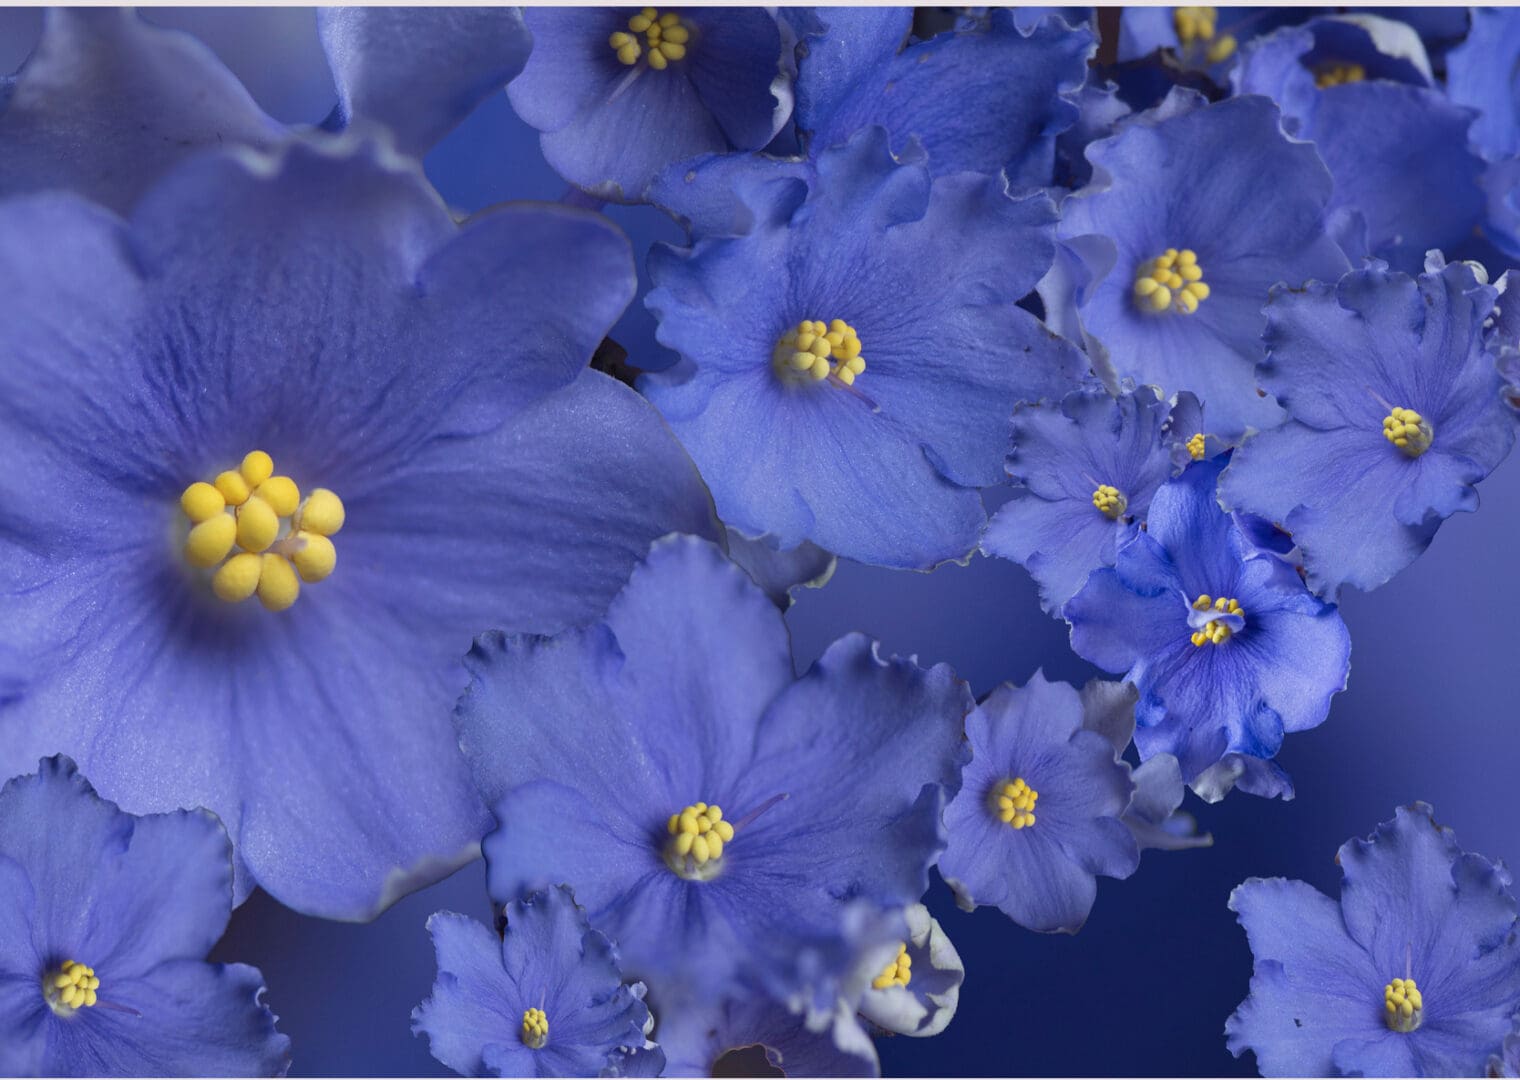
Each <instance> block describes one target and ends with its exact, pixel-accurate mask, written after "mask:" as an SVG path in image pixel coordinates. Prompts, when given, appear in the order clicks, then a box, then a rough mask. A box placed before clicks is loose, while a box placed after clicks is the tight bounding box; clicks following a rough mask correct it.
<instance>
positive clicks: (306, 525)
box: [179, 450, 344, 611]
mask: <svg viewBox="0 0 1520 1080" xmlns="http://www.w3.org/2000/svg"><path fill="white" fill-rule="evenodd" d="M179 505H180V509H181V510H183V511H184V512H185V516H186V517H187V518H189V519H190V526H191V527H190V535H189V536H188V537H186V538H185V561H186V562H188V563H189V564H190V565H191V566H194V567H197V568H200V569H205V570H209V569H211V568H212V567H216V572H215V573H214V574H213V575H212V577H211V591H212V592H214V593H215V594H216V595H217V596H218V597H219V598H221V599H222V600H225V601H227V602H228V603H232V604H235V603H238V602H239V601H242V600H247V599H248V598H249V597H250V596H252V595H254V593H258V597H259V602H260V603H262V604H263V605H264V606H265V607H266V608H268V609H269V610H270V611H284V610H285V609H286V608H288V607H290V605H291V604H294V603H295V602H296V597H298V596H299V595H300V593H301V582H302V581H306V582H317V581H321V580H322V579H323V578H325V577H327V575H329V574H331V573H332V572H333V567H335V566H336V565H337V563H338V552H337V549H336V548H334V547H333V543H332V541H331V540H330V539H328V538H329V537H331V536H332V535H333V534H335V533H336V532H337V531H338V530H339V529H341V528H343V518H344V511H343V500H341V499H339V498H338V496H337V495H335V494H333V493H332V492H331V491H328V490H327V489H326V488H317V489H316V490H314V491H312V492H311V494H310V495H308V496H306V498H305V499H302V498H301V489H300V488H298V487H296V483H295V481H294V480H292V479H291V478H290V477H288V476H276V475H275V474H274V460H273V459H272V458H270V456H269V455H268V454H266V453H264V451H262V450H254V451H252V452H251V453H249V454H248V455H247V456H246V457H244V458H243V462H242V464H241V465H239V466H238V467H237V468H236V469H228V470H227V471H226V472H224V473H221V474H220V475H218V476H217V478H216V480H215V481H214V482H213V483H210V484H208V483H205V482H204V481H199V480H198V481H196V482H195V483H193V484H191V485H190V486H189V487H187V488H186V489H185V492H184V494H183V495H181V496H180V497H179ZM287 519H288V520H287Z"/></svg>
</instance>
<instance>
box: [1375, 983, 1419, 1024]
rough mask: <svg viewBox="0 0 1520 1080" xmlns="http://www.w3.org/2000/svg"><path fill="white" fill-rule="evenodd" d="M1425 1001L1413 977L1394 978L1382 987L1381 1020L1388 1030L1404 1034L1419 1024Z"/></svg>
mask: <svg viewBox="0 0 1520 1080" xmlns="http://www.w3.org/2000/svg"><path fill="white" fill-rule="evenodd" d="M1424 1011H1425V1001H1424V999H1423V998H1421V997H1420V988H1419V987H1418V986H1416V985H1415V984H1414V980H1413V979H1394V980H1393V981H1392V982H1391V983H1389V984H1388V985H1387V986H1385V987H1383V1020H1384V1021H1385V1022H1386V1023H1387V1024H1388V1028H1389V1030H1390V1031H1398V1032H1401V1033H1403V1034H1405V1035H1407V1034H1409V1033H1410V1032H1411V1031H1413V1030H1414V1029H1415V1028H1417V1027H1419V1026H1420V1021H1421V1020H1423V1019H1424Z"/></svg>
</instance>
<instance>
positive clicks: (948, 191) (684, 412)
mask: <svg viewBox="0 0 1520 1080" xmlns="http://www.w3.org/2000/svg"><path fill="white" fill-rule="evenodd" d="M886 142H887V140H886V133H885V132H884V131H882V129H880V128H873V129H870V130H868V131H865V132H861V133H860V134H859V135H857V136H856V137H855V138H853V139H852V140H851V141H850V142H849V143H848V144H847V145H845V146H842V147H838V148H835V149H833V150H828V151H825V152H824V153H823V154H822V156H821V157H820V158H819V160H818V162H817V172H816V179H815V180H814V182H812V183H811V184H809V183H807V182H805V181H802V180H797V179H788V180H782V181H779V182H772V183H768V184H764V185H756V186H754V187H752V188H750V189H749V190H750V193H751V194H752V195H753V197H754V198H755V200H756V202H755V203H754V204H752V205H751V217H752V222H753V224H752V227H751V228H750V229H749V231H748V232H746V233H745V234H744V235H742V236H728V237H715V238H711V239H705V240H699V241H698V242H697V243H696V245H695V246H694V247H693V248H692V249H691V250H690V251H685V252H678V251H675V250H673V249H670V248H666V247H662V246H661V247H656V248H655V249H654V251H653V252H651V254H650V260H649V261H650V276H651V278H652V279H653V280H654V283H655V286H656V287H655V289H654V291H653V292H651V293H650V294H649V297H648V301H647V303H648V305H649V307H650V309H651V310H652V311H654V312H655V314H656V315H657V316H658V318H659V320H660V329H659V339H660V341H661V343H663V344H665V345H667V346H669V347H670V348H672V349H675V350H677V351H678V352H680V354H681V356H682V362H681V363H679V364H677V366H676V367H675V368H673V369H672V370H671V371H669V372H660V373H657V374H653V375H649V376H646V377H645V378H644V380H643V382H642V383H641V387H642V388H643V389H644V390H645V392H646V394H647V395H648V396H649V398H650V400H651V401H653V402H654V403H655V404H656V405H657V406H658V407H659V409H660V411H661V412H663V413H664V414H665V417H666V419H667V420H668V421H669V422H670V425H671V427H672V428H673V429H674V430H675V432H676V434H677V435H678V436H680V438H681V440H682V442H683V443H684V444H685V446H686V447H687V449H688V450H690V451H691V454H692V457H693V458H695V459H696V462H697V465H698V467H699V468H700V469H701V470H702V474H703V476H704V477H705V478H706V479H707V482H708V484H709V486H710V487H711V488H712V491H713V497H714V499H715V500H716V502H717V505H718V513H719V516H720V517H722V518H723V520H724V521H726V522H729V523H730V524H732V525H734V526H736V527H737V528H738V529H739V530H740V531H741V532H743V533H745V534H747V535H751V536H758V535H762V534H767V533H768V534H771V535H772V536H774V537H775V538H776V539H777V541H778V542H779V543H780V544H781V545H782V546H783V547H791V546H794V545H796V544H798V543H800V542H801V541H803V540H811V541H812V542H814V543H815V544H817V545H818V546H820V547H822V548H824V549H826V550H828V551H832V552H835V553H836V554H839V555H843V556H848V557H850V558H854V559H858V560H861V561H864V562H871V563H878V564H883V565H889V566H899V567H925V566H931V565H933V564H935V563H937V562H941V561H943V560H945V559H952V558H960V557H962V556H964V555H966V554H967V553H968V552H969V551H970V550H971V549H972V548H973V547H974V546H975V544H976V540H977V536H978V534H979V533H980V531H981V528H982V526H983V524H984V523H985V520H986V518H985V513H984V511H983V509H982V503H981V498H980V495H979V494H978V493H977V491H976V488H978V487H984V486H989V485H992V484H996V483H998V482H999V481H1000V480H1001V479H1002V468H1001V466H1002V461H1003V456H1004V454H1005V453H1006V452H1007V449H1008V430H1009V428H1008V424H1009V415H1010V413H1011V412H1012V409H1013V405H1014V403H1015V402H1017V401H1019V400H1038V399H1040V398H1043V397H1048V396H1053V395H1057V394H1060V393H1064V392H1065V390H1066V389H1068V388H1069V387H1070V386H1071V385H1073V384H1074V383H1075V379H1076V376H1077V374H1078V372H1079V371H1080V370H1081V369H1082V368H1083V367H1084V366H1085V363H1084V361H1083V359H1082V357H1081V356H1080V354H1079V353H1078V352H1077V351H1076V349H1075V348H1074V347H1073V346H1071V345H1069V344H1068V343H1066V342H1064V341H1062V340H1060V339H1058V338H1055V337H1054V336H1053V335H1051V334H1050V332H1049V331H1048V330H1046V329H1045V327H1044V326H1042V325H1041V324H1040V322H1039V320H1037V319H1035V318H1034V316H1032V315H1030V314H1029V313H1028V312H1026V311H1024V310H1022V309H1021V308H1018V307H1016V306H1015V301H1017V300H1018V299H1019V298H1020V297H1022V296H1024V295H1025V294H1026V293H1028V292H1029V290H1030V289H1032V288H1033V287H1034V285H1035V283H1036V282H1037V281H1038V280H1039V279H1040V277H1041V276H1042V275H1043V274H1044V273H1045V271H1046V269H1048V267H1049V265H1050V258H1051V253H1052V251H1053V242H1052V240H1051V226H1052V224H1053V222H1054V216H1055V215H1054V210H1053V208H1052V206H1051V204H1050V201H1049V199H1048V198H1046V197H1045V196H1044V195H1042V194H1033V195H1028V196H1024V197H1022V198H1012V197H1010V196H1009V195H1008V194H1007V193H1006V191H1005V187H1004V184H1003V181H1002V180H1001V179H1000V178H996V177H985V176H979V175H973V174H969V173H961V174H957V175H954V176H943V177H939V178H936V179H933V180H931V179H930V177H929V174H928V172H927V170H926V169H925V168H924V167H923V166H921V165H902V164H899V163H897V162H895V161H894V160H893V159H892V156H891V155H890V154H889V153H888V151H887V145H886ZM820 323H821V324H823V325H824V326H825V328H826V330H827V333H828V334H829V335H833V336H832V337H827V338H826V337H825V335H823V334H820V333H819V332H818V330H817V326H818V324H820ZM805 343H806V344H805ZM809 350H810V351H811V352H812V353H813V354H814V355H813V356H812V357H811V358H809V357H808V356H807V355H806V354H807V353H808V351H809ZM836 350H837V352H836ZM809 359H811V366H810V367H809V366H807V365H808V361H809ZM799 364H800V365H801V366H799Z"/></svg>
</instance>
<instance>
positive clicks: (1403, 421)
mask: <svg viewBox="0 0 1520 1080" xmlns="http://www.w3.org/2000/svg"><path fill="white" fill-rule="evenodd" d="M1435 437H1436V434H1435V430H1434V429H1433V428H1432V427H1431V426H1430V421H1429V420H1427V419H1425V418H1424V417H1423V416H1421V415H1420V414H1419V413H1417V412H1415V411H1414V410H1413V409H1401V408H1399V407H1397V406H1395V407H1394V408H1393V410H1392V411H1391V412H1390V413H1389V414H1388V415H1387V416H1385V417H1383V438H1385V439H1387V440H1388V441H1389V442H1391V443H1393V445H1394V446H1396V447H1398V448H1399V453H1401V454H1404V455H1405V456H1407V457H1412V458H1417V457H1419V456H1420V455H1421V454H1423V453H1424V452H1425V451H1427V450H1429V449H1430V444H1431V441H1432V440H1434V439H1435Z"/></svg>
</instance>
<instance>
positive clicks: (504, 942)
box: [412, 888, 665, 1076]
mask: <svg viewBox="0 0 1520 1080" xmlns="http://www.w3.org/2000/svg"><path fill="white" fill-rule="evenodd" d="M427 926H428V932H429V933H430V934H432V935H433V946H434V948H435V949H436V950H437V952H438V979H437V981H436V982H435V983H434V984H433V994H432V996H431V997H430V998H428V999H427V1000H426V1001H424V1002H423V1003H422V1004H421V1005H419V1006H418V1007H417V1008H416V1009H415V1010H413V1012H412V1030H413V1031H414V1032H416V1033H417V1034H419V1035H426V1036H427V1038H428V1044H429V1046H430V1047H431V1049H432V1052H433V1056H434V1057H435V1058H437V1059H438V1060H439V1061H441V1062H443V1063H444V1064H445V1065H447V1066H448V1067H449V1068H451V1069H453V1070H454V1071H455V1072H457V1073H461V1074H463V1075H465V1076H607V1075H629V1068H630V1067H631V1068H632V1070H633V1073H634V1074H635V1075H648V1076H658V1075H659V1074H660V1071H661V1070H662V1069H663V1068H664V1064H665V1057H664V1054H662V1053H661V1052H660V1050H659V1049H658V1048H655V1047H653V1046H652V1045H651V1046H650V1047H648V1048H646V1046H645V1043H646V1040H645V1038H644V1033H645V1031H646V1029H647V1028H648V1027H649V1026H650V1023H651V1021H650V1016H649V1010H648V1009H647V1008H646V1007H645V1006H644V1002H643V1000H642V994H643V988H642V987H637V986H635V987H629V986H625V985H624V984H623V977H622V974H621V972H619V970H618V955H617V949H616V948H615V947H614V946H613V944H612V943H611V942H610V941H608V940H607V938H606V937H604V936H603V935H602V934H600V933H598V932H597V931H595V930H593V929H591V928H590V927H589V926H588V925H587V923H586V916H585V914H584V913H583V912H581V910H580V909H579V908H578V907H576V904H575V898H574V897H573V896H572V895H571V893H570V890H569V889H565V888H554V889H549V890H547V891H545V892H540V893H535V894H533V895H530V896H527V897H524V898H523V899H520V900H514V901H512V902H511V903H510V904H508V905H507V907H506V929H505V932H504V933H503V934H502V935H498V934H497V933H496V932H495V931H494V930H491V929H489V928H488V927H485V926H482V925H481V924H480V923H478V922H476V921H475V920H474V919H471V918H469V917H468V916H465V915H456V914H454V913H453V912H451V911H440V912H438V913H437V914H435V915H433V916H432V917H431V918H430V919H428V923H427ZM634 1058H638V1059H642V1060H640V1061H638V1062H636V1063H635V1062H634V1061H632V1060H630V1059H634Z"/></svg>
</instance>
